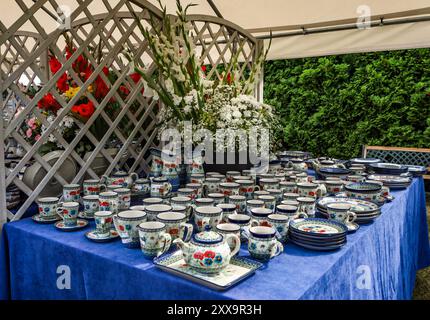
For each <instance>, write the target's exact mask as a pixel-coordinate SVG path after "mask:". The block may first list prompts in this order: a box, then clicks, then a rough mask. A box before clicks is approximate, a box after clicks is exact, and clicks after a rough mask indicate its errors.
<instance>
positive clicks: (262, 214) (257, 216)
mask: <svg viewBox="0 0 430 320" xmlns="http://www.w3.org/2000/svg"><path fill="white" fill-rule="evenodd" d="M272 213H273V211H272V210H270V209H267V208H254V209H251V226H252V227H254V226H268V223H267V217H268V216H269V215H271V214H272Z"/></svg>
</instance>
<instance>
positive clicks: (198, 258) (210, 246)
mask: <svg viewBox="0 0 430 320" xmlns="http://www.w3.org/2000/svg"><path fill="white" fill-rule="evenodd" d="M210 208H215V207H210ZM210 229H211V227H210V226H209V225H206V227H205V230H204V231H202V232H200V233H197V234H195V235H194V236H193V237H192V239H191V241H190V242H189V243H186V242H184V241H183V240H182V239H176V240H175V241H174V243H175V244H177V245H178V246H179V248H180V249H181V250H182V254H183V257H184V260H185V262H186V263H187V265H188V266H190V267H191V268H193V269H195V270H196V271H198V272H201V273H205V274H217V273H219V272H221V271H222V270H223V269H225V267H227V266H228V265H229V263H230V259H231V257H233V256H234V255H235V254H236V253H238V252H239V249H240V238H239V237H238V236H237V235H235V234H226V235H225V236H223V235H222V234H219V233H217V232H215V231H211V230H210ZM229 244H230V245H229Z"/></svg>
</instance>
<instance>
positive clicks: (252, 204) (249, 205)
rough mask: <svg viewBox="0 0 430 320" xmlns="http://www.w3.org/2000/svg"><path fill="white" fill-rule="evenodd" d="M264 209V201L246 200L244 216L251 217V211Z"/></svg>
mask: <svg viewBox="0 0 430 320" xmlns="http://www.w3.org/2000/svg"><path fill="white" fill-rule="evenodd" d="M253 208H264V201H262V200H258V199H251V200H246V214H248V215H251V209H253Z"/></svg>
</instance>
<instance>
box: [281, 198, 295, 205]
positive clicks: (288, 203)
mask: <svg viewBox="0 0 430 320" xmlns="http://www.w3.org/2000/svg"><path fill="white" fill-rule="evenodd" d="M297 198H298V197H297ZM281 204H285V205H287V206H295V207H299V202H298V201H297V200H282V201H281Z"/></svg>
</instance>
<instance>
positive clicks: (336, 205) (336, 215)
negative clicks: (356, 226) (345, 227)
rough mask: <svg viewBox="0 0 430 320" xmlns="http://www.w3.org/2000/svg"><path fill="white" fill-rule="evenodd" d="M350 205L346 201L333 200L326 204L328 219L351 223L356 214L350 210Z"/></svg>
mask: <svg viewBox="0 0 430 320" xmlns="http://www.w3.org/2000/svg"><path fill="white" fill-rule="evenodd" d="M351 207H352V205H351V204H350V203H348V202H333V203H329V204H328V205H327V213H328V217H329V219H332V220H335V221H338V222H340V223H343V224H347V223H352V222H354V221H355V219H356V218H357V215H356V214H355V213H354V212H352V211H351Z"/></svg>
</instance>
